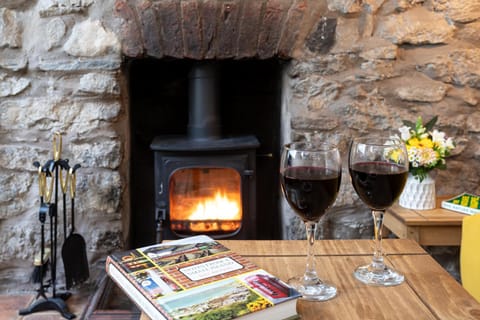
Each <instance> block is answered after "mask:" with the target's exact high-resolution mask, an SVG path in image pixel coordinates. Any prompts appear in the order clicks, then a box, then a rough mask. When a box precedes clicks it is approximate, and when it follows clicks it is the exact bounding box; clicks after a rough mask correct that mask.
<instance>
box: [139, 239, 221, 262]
mask: <svg viewBox="0 0 480 320" xmlns="http://www.w3.org/2000/svg"><path fill="white" fill-rule="evenodd" d="M139 251H140V252H142V253H143V254H145V255H146V256H147V257H149V258H150V259H152V261H153V262H154V263H155V264H156V265H158V266H160V267H164V266H168V265H174V264H178V263H181V262H187V261H192V260H196V259H199V258H202V257H208V256H211V255H214V254H217V253H219V252H224V251H228V249H227V248H225V247H224V246H223V245H221V244H219V243H218V242H205V243H197V244H186V245H172V246H162V247H158V246H151V247H146V248H143V249H139Z"/></svg>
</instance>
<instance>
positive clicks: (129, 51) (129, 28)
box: [115, 0, 143, 57]
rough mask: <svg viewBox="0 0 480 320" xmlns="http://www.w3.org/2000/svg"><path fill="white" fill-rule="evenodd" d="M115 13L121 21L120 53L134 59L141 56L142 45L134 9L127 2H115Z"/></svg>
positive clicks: (119, 0) (121, 0)
mask: <svg viewBox="0 0 480 320" xmlns="http://www.w3.org/2000/svg"><path fill="white" fill-rule="evenodd" d="M115 11H116V13H117V15H118V16H120V17H121V18H122V19H123V25H122V29H121V37H122V51H123V54H125V55H126V56H128V57H136V56H140V55H142V54H143V43H142V40H141V37H139V36H138V35H140V34H141V31H140V29H139V28H138V21H137V17H136V15H135V12H134V9H133V8H132V7H130V6H129V5H128V3H127V1H124V0H117V1H116V2H115Z"/></svg>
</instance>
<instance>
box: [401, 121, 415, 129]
mask: <svg viewBox="0 0 480 320" xmlns="http://www.w3.org/2000/svg"><path fill="white" fill-rule="evenodd" d="M402 122H403V124H404V125H406V126H407V127H410V128H412V129H413V128H415V123H413V122H412V121H408V120H403V121H402Z"/></svg>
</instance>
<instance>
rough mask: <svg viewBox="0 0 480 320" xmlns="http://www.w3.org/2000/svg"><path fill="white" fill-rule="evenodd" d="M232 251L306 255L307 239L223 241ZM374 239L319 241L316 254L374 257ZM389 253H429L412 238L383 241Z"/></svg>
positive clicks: (243, 253) (384, 247)
mask: <svg viewBox="0 0 480 320" xmlns="http://www.w3.org/2000/svg"><path fill="white" fill-rule="evenodd" d="M220 242H221V243H222V244H224V245H225V246H227V247H228V248H230V249H231V250H233V251H235V252H237V253H239V254H241V255H243V256H246V257H253V256H272V255H274V256H280V255H282V256H299V257H301V256H305V255H306V252H307V251H306V250H307V241H306V240H288V241H285V240H243V241H238V240H220ZM373 248H374V242H373V240H361V241H359V240H317V241H316V242H315V254H316V255H317V256H328V255H369V256H370V255H372V254H373ZM383 249H384V252H385V253H386V254H389V253H395V254H427V253H426V252H425V251H424V250H423V249H422V248H421V247H420V246H418V244H417V243H415V241H412V240H410V239H384V241H383Z"/></svg>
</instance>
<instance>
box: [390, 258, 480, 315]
mask: <svg viewBox="0 0 480 320" xmlns="http://www.w3.org/2000/svg"><path fill="white" fill-rule="evenodd" d="M389 259H390V260H392V264H393V265H394V266H395V267H396V268H398V269H399V270H402V271H403V272H404V273H405V279H406V281H407V283H408V284H409V285H410V286H411V287H412V288H413V290H415V292H416V293H417V295H418V296H419V297H420V298H421V299H422V301H423V302H424V303H425V304H426V305H428V306H429V307H430V309H431V311H432V313H434V314H435V315H436V316H437V317H438V319H480V304H479V303H478V302H477V301H476V300H475V299H474V298H473V297H472V296H471V295H470V294H468V292H466V291H465V289H464V288H463V287H462V286H461V284H459V283H458V282H457V281H455V279H454V278H452V277H451V276H450V275H449V274H448V273H447V272H446V271H445V270H444V269H443V268H442V267H441V266H440V265H439V264H438V263H433V262H432V258H431V257H429V256H420V255H409V256H392V257H389Z"/></svg>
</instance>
